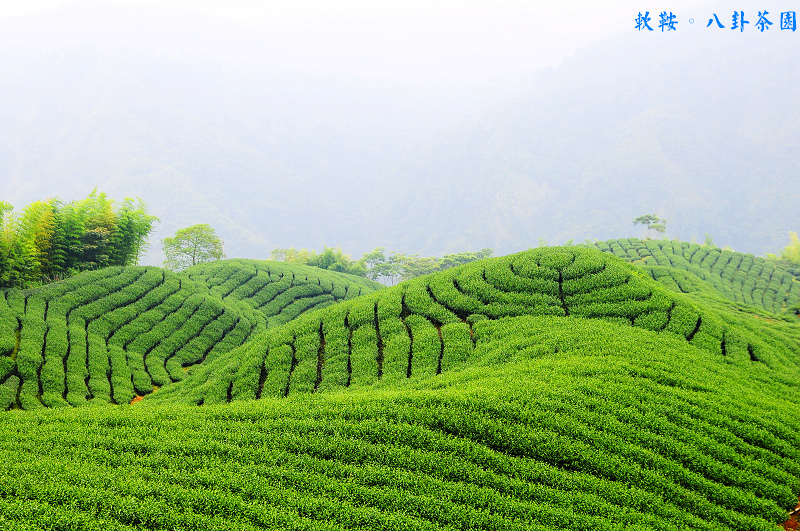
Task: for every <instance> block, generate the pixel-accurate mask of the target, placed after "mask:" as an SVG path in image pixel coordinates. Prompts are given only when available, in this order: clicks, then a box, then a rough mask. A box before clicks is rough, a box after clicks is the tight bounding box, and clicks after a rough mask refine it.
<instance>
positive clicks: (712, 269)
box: [593, 238, 800, 313]
mask: <svg viewBox="0 0 800 531" xmlns="http://www.w3.org/2000/svg"><path fill="white" fill-rule="evenodd" d="M593 245H594V246H595V247H596V248H597V249H599V250H601V251H604V252H609V253H613V254H614V255H616V256H618V257H620V258H622V259H623V260H626V261H629V262H632V263H635V264H641V265H643V266H646V267H645V269H647V270H648V271H650V272H651V275H652V276H653V278H655V279H656V280H658V281H659V282H661V283H663V284H665V285H667V286H668V287H670V288H671V289H673V290H675V291H681V292H684V293H689V292H691V291H697V290H699V289H706V288H707V286H704V285H703V284H702V283H698V282H697V280H696V279H695V277H696V278H697V279H701V280H703V281H705V283H707V284H708V285H710V286H711V287H713V288H714V289H715V290H717V291H718V292H719V293H720V294H721V295H723V296H724V297H726V298H728V299H731V300H733V301H736V302H739V303H742V304H748V305H751V306H756V307H758V308H762V309H764V310H767V311H769V312H774V313H781V312H782V311H784V310H786V309H787V308H790V307H792V306H797V305H798V304H800V279H797V278H796V277H794V276H793V275H791V274H790V273H788V272H787V271H785V270H784V269H782V268H781V267H780V266H776V265H775V263H774V262H770V261H769V260H765V259H763V258H760V257H757V256H753V255H752V254H742V253H737V252H733V251H728V250H722V249H719V248H716V247H709V246H702V245H698V244H696V243H687V242H679V241H674V240H639V239H636V238H627V239H625V238H621V239H618V240H609V241H606V242H598V243H596V244H593ZM655 266H660V267H655ZM682 271H685V272H688V273H691V275H692V276H687V275H685V274H682V273H681V272H682Z"/></svg>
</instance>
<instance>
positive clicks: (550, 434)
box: [0, 241, 800, 531]
mask: <svg viewBox="0 0 800 531" xmlns="http://www.w3.org/2000/svg"><path fill="white" fill-rule="evenodd" d="M639 243H643V247H640V246H639ZM606 244H607V245H608V247H609V250H612V247H613V248H614V249H617V247H618V249H617V251H616V252H617V253H619V254H622V251H621V250H624V255H625V256H624V259H623V258H622V257H619V256H614V254H616V253H614V252H601V251H599V250H598V249H592V248H587V247H582V246H572V247H558V248H540V249H534V250H530V251H526V252H523V253H519V254H516V255H510V256H506V257H501V258H493V259H486V260H482V261H479V262H473V263H470V264H466V265H463V266H460V267H457V268H453V269H450V270H446V271H443V272H440V273H436V274H434V275H429V276H426V277H420V278H418V279H414V280H411V281H407V282H404V283H401V284H399V285H397V286H394V287H392V288H387V289H381V290H378V291H375V292H371V293H365V294H364V295H362V296H358V297H355V298H347V297H339V299H346V300H342V301H341V302H339V303H338V304H331V305H329V306H327V307H322V308H318V309H314V310H309V311H306V312H304V313H302V314H301V315H299V316H298V317H296V318H294V319H292V320H289V321H288V322H285V323H283V324H278V323H277V321H276V322H275V323H274V324H276V325H277V326H272V327H269V323H270V321H269V319H270V316H265V317H263V319H265V321H264V323H265V324H264V325H263V326H261V327H259V328H257V329H254V331H253V332H252V333H251V334H250V336H249V339H248V340H247V342H246V343H243V344H242V345H241V346H238V347H236V348H233V349H229V350H226V351H225V352H223V351H222V350H219V351H217V352H215V353H214V355H213V356H212V355H210V354H209V355H208V356H207V357H206V359H205V361H204V362H203V363H201V364H196V365H194V366H192V367H190V368H189V370H188V373H186V374H185V375H184V377H183V378H181V379H180V381H176V382H174V383H170V384H168V385H165V386H164V387H162V388H161V389H159V390H158V391H157V392H155V393H151V394H149V395H148V396H146V397H145V398H144V400H142V401H141V402H140V403H137V404H135V405H123V406H116V407H111V406H109V407H105V408H90V409H87V408H61V409H44V408H39V409H38V410H36V411H19V410H13V411H7V412H4V413H0V451H1V452H2V457H3V462H4V463H5V465H4V467H3V468H1V469H0V526H2V527H3V528H4V529H5V528H9V529H14V530H16V529H20V530H23V529H25V530H27V529H120V530H123V529H124V530H130V529H220V530H221V529H235V530H255V529H309V530H311V529H314V530H342V529H389V528H391V529H431V530H433V529H448V530H453V529H464V530H467V529H470V530H471V529H508V530H531V529H532V530H539V531H545V530H556V529H564V530H566V529H569V530H573V529H596V530H622V529H626V530H627V529H633V530H645V529H659V530H685V529H698V530H709V531H711V530H714V531H722V530H730V529H735V530H765V531H766V530H774V529H775V524H776V523H778V522H781V521H783V520H785V519H786V517H787V514H788V511H789V510H790V509H792V508H794V506H795V504H796V503H797V496H798V494H799V493H800V435H798V429H800V399H799V398H798V396H800V394H798V387H800V320H798V318H797V316H795V315H794V314H792V313H790V312H783V313H776V312H775V311H773V310H775V309H776V303H775V301H776V300H778V299H781V297H782V299H781V300H785V301H787V302H788V301H790V300H791V297H792V296H793V295H792V294H793V293H795V292H794V291H793V288H794V285H793V284H791V283H789V284H787V285H786V286H784V283H783V280H782V278H783V277H781V276H780V274H777V275H776V272H775V271H772V270H769V271H765V269H768V268H766V267H765V266H764V264H760V270H759V272H757V273H756V272H753V276H754V281H753V288H752V289H749V291H748V289H745V288H744V286H745V284H746V282H745V281H743V282H742V283H741V289H740V288H736V287H735V286H736V285H737V284H735V283H734V284H732V283H731V282H730V279H735V278H736V277H737V275H738V273H736V272H735V271H734V272H733V274H732V275H728V273H726V271H729V270H728V269H726V268H727V265H725V264H720V265H719V266H717V265H716V262H717V261H719V260H718V259H717V260H715V261H714V263H711V259H708V260H706V257H700V256H698V257H697V258H694V256H695V255H696V254H697V253H698V252H702V251H708V253H707V254H711V250H709V249H707V248H706V249H704V250H701V251H698V250H697V249H695V250H694V251H693V252H692V255H691V256H689V257H688V258H686V257H684V258H683V260H684V262H685V263H682V262H680V261H679V260H678V258H677V257H678V256H684V255H685V252H686V249H689V248H690V247H691V246H689V245H688V244H687V245H685V246H684V245H683V244H679V245H678V247H679V248H680V254H679V253H678V249H677V248H676V247H672V246H671V247H670V248H669V249H672V251H673V252H672V253H668V252H667V251H668V250H669V249H667V247H666V243H664V242H636V241H627V244H622V243H620V242H619V241H616V243H615V244H613V245H612V243H610V242H606ZM670 245H672V244H670ZM597 246H598V247H601V246H602V245H601V244H600V243H598V244H597ZM643 249H649V250H650V251H651V255H652V258H647V257H646V256H645V257H643ZM633 250H635V251H636V253H637V254H638V255H639V257H640V258H637V259H635V260H636V263H635V264H631V263H626V260H631V258H632V256H631V255H632V254H633ZM659 253H663V255H664V256H667V257H669V258H670V259H671V260H672V261H673V262H675V264H670V265H666V263H667V262H664V259H663V257H662V256H661V255H660V254H659ZM719 254H720V256H723V254H724V253H719ZM730 254H731V255H732V257H728V256H727V255H725V257H726V258H731V260H728V262H726V264H727V263H730V262H731V261H735V260H737V259H738V258H737V257H739V256H742V255H739V254H738V253H730ZM673 255H674V256H673ZM642 260H643V261H642ZM651 261H652V263H653V264H656V262H657V264H658V265H651V264H650V262H651ZM696 261H699V265H698V264H695V263H694V262H696ZM742 261H744V258H742V259H741V261H740V266H739V267H738V269H737V271H738V270H741V271H743V272H744V273H747V274H748V275H749V274H750V271H751V270H752V271H754V268H753V267H743V266H741V262H742ZM679 262H680V263H679ZM263 264H264V263H251V262H241V263H239V262H235V263H230V264H225V263H219V264H213V265H208V266H203V267H200V268H195V269H194V270H191V271H187V273H185V274H184V276H185V277H186V278H187V280H186V282H192V283H194V284H195V285H202V286H204V289H205V290H206V291H205V292H204V293H207V294H208V295H207V296H208V297H211V298H213V299H214V300H216V301H221V304H229V305H237V306H236V307H237V308H239V307H242V308H244V307H247V308H248V309H249V311H250V312H253V313H254V314H255V312H259V311H261V310H260V308H261V307H262V302H263V301H262V300H261V299H259V298H258V297H255V296H253V294H254V293H257V291H254V290H256V289H257V286H258V284H257V283H255V280H256V279H258V277H259V271H260V269H259V268H260V267H261V266H262V265H263ZM687 264H688V265H687ZM244 266H249V267H244ZM681 266H682V267H681ZM694 266H697V268H698V269H696V270H692V271H690V270H689V269H687V268H689V267H694ZM270 267H271V266H270ZM137 271H138V269H137ZM142 271H144V273H139V274H142V275H144V274H145V273H148V272H149V271H150V269H149V268H142ZM665 271H667V272H670V273H669V274H660V273H659V272H665ZM124 273H125V272H123V274H124ZM296 273H297V272H296V271H295V274H296ZM131 274H133V273H131ZM262 275H263V273H262ZM701 275H706V276H705V277H704V276H701ZM765 275H768V276H769V278H766V277H765ZM269 276H270V278H271V277H272V276H273V275H272V270H270V275H269ZM274 276H276V277H280V274H277V275H274ZM284 276H286V274H285V273H284ZM729 276H730V279H728V277H729ZM665 277H669V278H670V279H672V282H670V281H668V280H665ZM773 277H775V278H776V279H777V280H781V282H779V283H778V284H773V283H772V280H771V279H772V278H773ZM76 278H77V277H76ZM746 278H747V277H746ZM248 279H249V280H248ZM262 280H263V279H262ZM278 282H279V281H278ZM682 282H685V284H682ZM726 282H727V283H726ZM792 282H794V281H792ZM311 284H312V285H313V284H314V283H313V282H311ZM762 284H763V285H764V286H766V287H765V288H763V289H762V288H758V289H756V288H755V286H756V285H759V286H761V285H762ZM270 285H272V284H268V285H267V286H270ZM316 285H317V287H323V286H324V285H325V279H322V278H320V279H319V282H318V283H317V284H316ZM770 286H773V288H774V290H775V294H776V295H774V296H773V295H769V296H764V295H763V294H766V293H767V292H770V291H772V290H773V288H770ZM775 286H777V287H775ZM676 287H677V289H676ZM681 287H684V288H685V289H680V288H681ZM786 287H788V289H785V288H786ZM354 288H355V286H354ZM359 288H360V289H362V290H364V289H365V288H367V290H368V288H369V286H364V287H360V286H359ZM305 289H308V288H305ZM726 289H727V291H726ZM334 291H335V289H334ZM121 292H122V290H121V291H120V293H121ZM331 293H333V292H331ZM737 293H738V294H739V295H740V296H741V297H742V300H738V299H737V297H738V296H737ZM746 293H749V294H750V297H751V298H750V299H747V298H746V296H745V294H746ZM755 293H759V294H762V296H761V297H760V298H757V297H755V296H753V294H755ZM15 297H16V296H15ZM15 297H11V296H8V297H6V300H14V298H15ZM314 297H317V295H311V294H308V295H307V296H306V297H305V298H306V299H314ZM53 300H56V299H55V298H54V299H53ZM101 300H102V299H101ZM299 300H300V301H301V302H302V299H299ZM328 302H330V301H328ZM303 304H306V303H305V302H303ZM28 306H29V307H30V306H31V302H29V303H28ZM33 306H34V307H35V304H34V305H33ZM781 307H783V304H782V305H781ZM765 308H767V309H765ZM25 315H27V313H26V314H25ZM260 315H262V316H263V315H264V314H260ZM275 315H280V312H278V313H277V314H273V315H272V316H271V317H274V316H275ZM259 322H261V321H259ZM109 343H111V341H110V340H109ZM93 402H94V401H93ZM197 404H202V406H201V407H198V406H197Z"/></svg>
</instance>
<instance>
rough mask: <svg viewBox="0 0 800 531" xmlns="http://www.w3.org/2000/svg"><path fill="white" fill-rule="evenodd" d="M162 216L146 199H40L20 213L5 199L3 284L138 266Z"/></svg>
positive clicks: (0, 253) (1, 216) (0, 254)
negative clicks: (152, 211)
mask: <svg viewBox="0 0 800 531" xmlns="http://www.w3.org/2000/svg"><path fill="white" fill-rule="evenodd" d="M157 221H158V218H157V217H155V216H152V215H149V214H148V213H147V205H146V204H145V203H144V201H142V200H141V199H138V198H136V199H131V198H126V199H124V200H123V201H122V202H120V203H117V202H115V201H114V200H113V199H109V198H108V196H106V194H104V193H98V192H97V189H95V190H93V191H92V193H90V194H89V196H88V197H86V199H82V200H78V201H71V202H69V203H64V202H62V201H60V200H59V199H57V198H55V199H48V200H46V201H35V202H33V203H31V204H30V205H28V206H26V207H25V208H24V209H22V211H21V212H14V209H13V207H12V206H11V205H10V204H9V203H7V202H5V201H0V287H20V288H24V287H29V286H31V285H35V284H36V283H41V282H46V281H48V280H59V279H61V278H64V277H66V276H68V275H69V274H71V273H73V272H77V271H83V270H87V269H97V268H100V267H107V266H125V265H132V264H136V263H138V261H139V257H140V256H141V254H142V253H143V252H144V251H146V250H147V247H148V243H147V238H148V236H149V235H150V232H151V231H152V229H153V225H154V224H155V223H156V222H157Z"/></svg>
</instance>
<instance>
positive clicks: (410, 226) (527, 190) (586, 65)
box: [376, 25, 800, 254]
mask: <svg viewBox="0 0 800 531" xmlns="http://www.w3.org/2000/svg"><path fill="white" fill-rule="evenodd" d="M703 26H704V25H703ZM705 29H706V28H704V27H700V28H693V30H694V31H693V32H691V33H690V32H685V33H684V34H681V35H680V36H676V35H661V34H658V33H655V34H637V33H636V32H635V31H632V32H631V35H627V36H624V37H620V38H617V39H613V40H610V41H607V42H604V43H602V44H599V45H597V46H594V47H592V48H589V49H586V50H583V51H581V52H580V53H578V54H576V55H575V57H573V58H572V59H570V60H568V61H566V62H565V63H564V64H563V66H561V67H560V68H557V69H551V70H549V71H547V72H544V73H542V75H541V76H540V78H539V80H538V82H537V84H536V87H535V88H534V89H533V90H531V91H530V92H529V93H528V94H526V95H524V96H522V97H519V98H516V99H515V100H513V101H509V102H508V103H506V104H505V105H503V106H501V107H499V108H496V109H494V110H493V111H491V112H489V113H487V114H486V116H485V117H483V118H482V119H480V120H478V121H475V122H474V123H472V124H470V125H469V126H465V127H463V128H461V129H460V130H459V131H457V132H456V133H454V134H452V135H449V136H448V137H446V138H444V139H442V140H441V141H440V142H438V143H437V144H435V145H432V146H430V147H429V148H428V149H427V150H426V152H425V153H424V154H422V155H420V156H419V157H416V158H415V159H414V160H413V161H412V162H410V163H409V164H408V165H407V166H406V167H404V168H403V169H402V170H399V171H398V172H397V173H396V174H394V176H393V178H392V181H393V182H394V183H395V185H396V190H397V191H398V194H395V195H394V196H393V197H391V199H389V200H387V201H385V202H384V204H383V206H382V208H379V209H376V214H379V213H380V212H385V213H386V214H385V216H384V217H383V218H381V219H383V220H384V221H383V224H385V225H389V224H390V223H391V224H393V225H394V226H397V227H398V228H401V232H400V233H401V234H403V236H402V237H401V240H400V241H401V242H402V243H398V245H399V246H409V247H413V246H419V245H422V246H423V247H424V248H426V249H429V250H435V249H439V248H442V247H448V246H453V245H454V244H455V247H467V248H469V247H476V246H481V245H490V246H494V247H495V248H496V249H498V248H499V249H504V250H505V249H515V248H524V247H526V246H530V245H535V242H536V241H537V239H538V238H539V237H543V238H546V239H547V240H548V241H549V242H550V243H562V242H564V241H566V240H568V239H573V238H574V239H575V240H576V241H584V240H585V239H589V238H598V239H606V238H613V237H619V236H620V235H636V236H641V234H640V232H641V230H640V228H638V227H637V228H635V229H634V227H633V226H632V225H631V221H632V220H633V219H634V218H635V217H637V216H638V215H641V214H644V213H652V212H656V213H658V214H659V215H661V216H662V217H666V218H667V220H668V221H669V224H668V230H667V233H666V235H667V236H668V237H680V238H682V239H685V240H688V239H689V238H690V237H697V238H699V240H700V241H701V242H702V241H703V236H704V233H709V234H711V235H712V236H713V237H714V239H715V242H716V243H717V244H719V245H732V246H733V247H734V248H735V249H738V250H741V251H744V252H753V253H757V254H761V253H764V252H768V251H772V250H774V249H777V248H779V247H782V246H783V245H785V244H786V242H787V231H789V230H797V229H798V222H799V221H800V218H799V217H798V213H797V207H798V204H800V186H798V185H800V156H799V153H798V147H800V108H798V105H797V98H798V96H800V91H799V90H800V89H798V87H800V69H797V68H796V65H797V64H798V60H799V59H800V40H798V39H797V36H796V35H793V34H792V33H791V32H789V31H784V32H779V31H777V32H776V31H773V32H772V33H771V34H769V33H765V34H761V33H759V32H758V31H755V32H750V33H749V34H748V33H744V34H740V33H739V32H730V31H728V32H727V33H716V32H714V31H713V30H712V29H708V32H706V31H705Z"/></svg>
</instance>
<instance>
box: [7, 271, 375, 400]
mask: <svg viewBox="0 0 800 531" xmlns="http://www.w3.org/2000/svg"><path fill="white" fill-rule="evenodd" d="M380 287H381V286H380V284H377V283H374V282H371V281H369V280H367V279H363V278H358V277H352V276H349V275H341V274H338V273H331V272H327V271H323V270H320V269H317V268H311V267H306V266H297V265H291V264H280V263H276V262H259V261H254V260H227V261H223V262H214V263H212V264H203V265H199V266H196V267H193V268H189V269H187V270H186V271H185V272H183V273H172V272H169V271H163V270H161V269H158V268H154V267H135V266H133V267H125V268H121V267H115V268H105V269H101V270H98V271H92V272H86V273H82V274H80V275H77V276H75V277H72V278H70V279H68V280H65V281H62V282H56V283H53V284H49V285H46V286H44V287H42V288H39V289H33V290H25V291H21V290H10V291H5V292H3V293H2V297H0V409H3V410H5V409H8V408H9V407H21V408H23V409H35V408H38V407H42V406H49V407H59V406H68V405H72V406H78V405H82V404H86V403H87V402H91V403H96V402H107V403H116V404H123V403H128V402H130V401H131V399H132V398H134V397H135V396H137V395H138V396H141V395H144V394H147V393H150V392H152V391H153V389H154V386H155V388H157V387H159V386H163V385H166V384H169V383H171V382H174V381H178V380H181V379H183V378H184V377H185V374H186V373H185V372H184V370H185V369H186V368H187V367H189V366H191V365H194V364H197V363H202V362H203V361H204V360H206V359H213V358H214V357H215V356H217V355H218V354H220V353H225V352H228V351H230V350H231V349H233V348H234V347H238V346H239V345H242V344H243V343H245V342H246V341H247V340H248V339H249V338H250V337H251V336H253V335H254V334H257V333H258V332H260V331H262V330H266V329H268V328H270V327H272V326H277V325H278V324H281V323H283V322H286V321H289V320H291V319H293V318H294V317H296V316H298V315H300V314H301V313H303V312H305V311H307V310H310V309H313V308H322V307H325V306H327V305H330V304H333V303H334V302H336V301H341V300H345V299H348V298H353V297H356V296H359V295H361V294H366V293H369V292H372V291H374V290H375V289H378V288H380Z"/></svg>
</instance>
